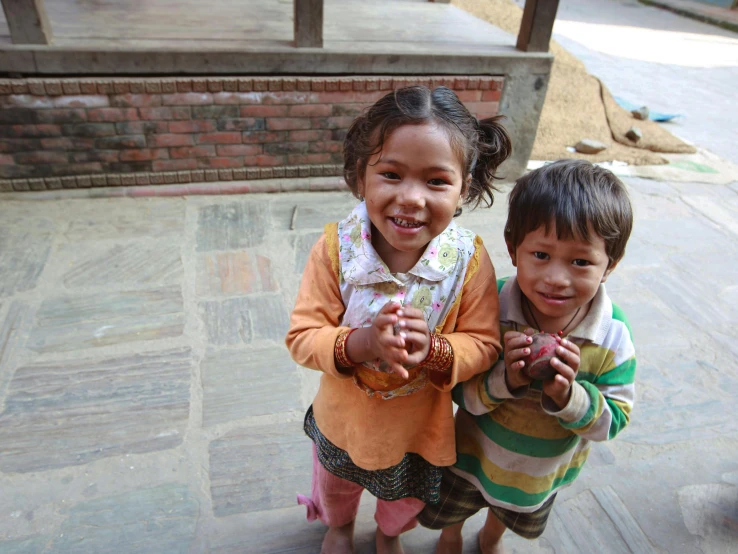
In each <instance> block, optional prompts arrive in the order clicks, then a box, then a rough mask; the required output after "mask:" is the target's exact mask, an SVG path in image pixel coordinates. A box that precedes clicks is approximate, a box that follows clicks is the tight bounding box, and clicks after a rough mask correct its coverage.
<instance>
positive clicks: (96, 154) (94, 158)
mask: <svg viewBox="0 0 738 554" xmlns="http://www.w3.org/2000/svg"><path fill="white" fill-rule="evenodd" d="M69 159H70V161H72V162H74V163H87V162H103V163H114V162H118V161H120V150H99V149H95V150H90V151H83V152H72V153H70V154H69Z"/></svg>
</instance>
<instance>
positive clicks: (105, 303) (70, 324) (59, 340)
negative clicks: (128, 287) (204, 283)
mask: <svg viewBox="0 0 738 554" xmlns="http://www.w3.org/2000/svg"><path fill="white" fill-rule="evenodd" d="M183 329H184V312H183V301H182V293H181V291H180V289H179V287H161V288H155V289H148V290H141V291H126V292H116V293H98V294H92V295H70V296H60V297H53V298H49V299H47V300H44V301H43V303H42V304H41V307H40V308H39V311H38V313H37V316H36V325H35V326H34V328H33V329H32V330H31V335H30V337H29V339H28V348H30V349H31V350H33V351H36V352H65V351H71V350H81V349H86V348H95V347H101V346H109V345H113V344H122V343H129V342H135V341H150V340H158V339H162V338H165V337H176V336H179V335H181V334H182V331H183Z"/></svg>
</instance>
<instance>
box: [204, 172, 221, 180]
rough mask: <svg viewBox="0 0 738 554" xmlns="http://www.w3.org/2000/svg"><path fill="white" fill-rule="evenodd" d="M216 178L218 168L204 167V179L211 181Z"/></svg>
mask: <svg viewBox="0 0 738 554" xmlns="http://www.w3.org/2000/svg"><path fill="white" fill-rule="evenodd" d="M217 180H218V170H217V169H206V170H205V181H208V182H212V181H217Z"/></svg>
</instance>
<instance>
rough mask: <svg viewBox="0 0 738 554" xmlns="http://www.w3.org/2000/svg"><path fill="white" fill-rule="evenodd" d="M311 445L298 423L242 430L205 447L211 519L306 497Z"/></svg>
mask: <svg viewBox="0 0 738 554" xmlns="http://www.w3.org/2000/svg"><path fill="white" fill-rule="evenodd" d="M311 445H312V442H311V441H310V439H309V438H307V437H306V436H305V433H304V432H303V431H302V421H292V422H288V423H281V424H278V425H267V426H259V427H244V428H241V429H238V430H236V431H233V432H231V433H228V434H226V435H224V436H223V437H222V438H220V439H217V440H214V441H212V442H211V443H210V448H209V452H210V492H211V495H212V498H213V512H214V513H215V516H216V517H223V516H227V515H232V514H237V513H246V512H260V511H263V510H271V509H275V508H284V507H287V506H294V504H295V502H296V494H297V493H298V492H302V493H303V494H307V493H309V490H310V476H311V474H312V455H311V450H310V449H311Z"/></svg>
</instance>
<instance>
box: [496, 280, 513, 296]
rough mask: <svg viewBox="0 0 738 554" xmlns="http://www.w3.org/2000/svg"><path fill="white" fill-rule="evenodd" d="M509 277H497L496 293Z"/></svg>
mask: <svg viewBox="0 0 738 554" xmlns="http://www.w3.org/2000/svg"><path fill="white" fill-rule="evenodd" d="M509 278H510V277H503V278H502V279H497V294H500V291H501V290H502V287H503V286H504V285H505V283H507V280H508V279H509Z"/></svg>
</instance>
